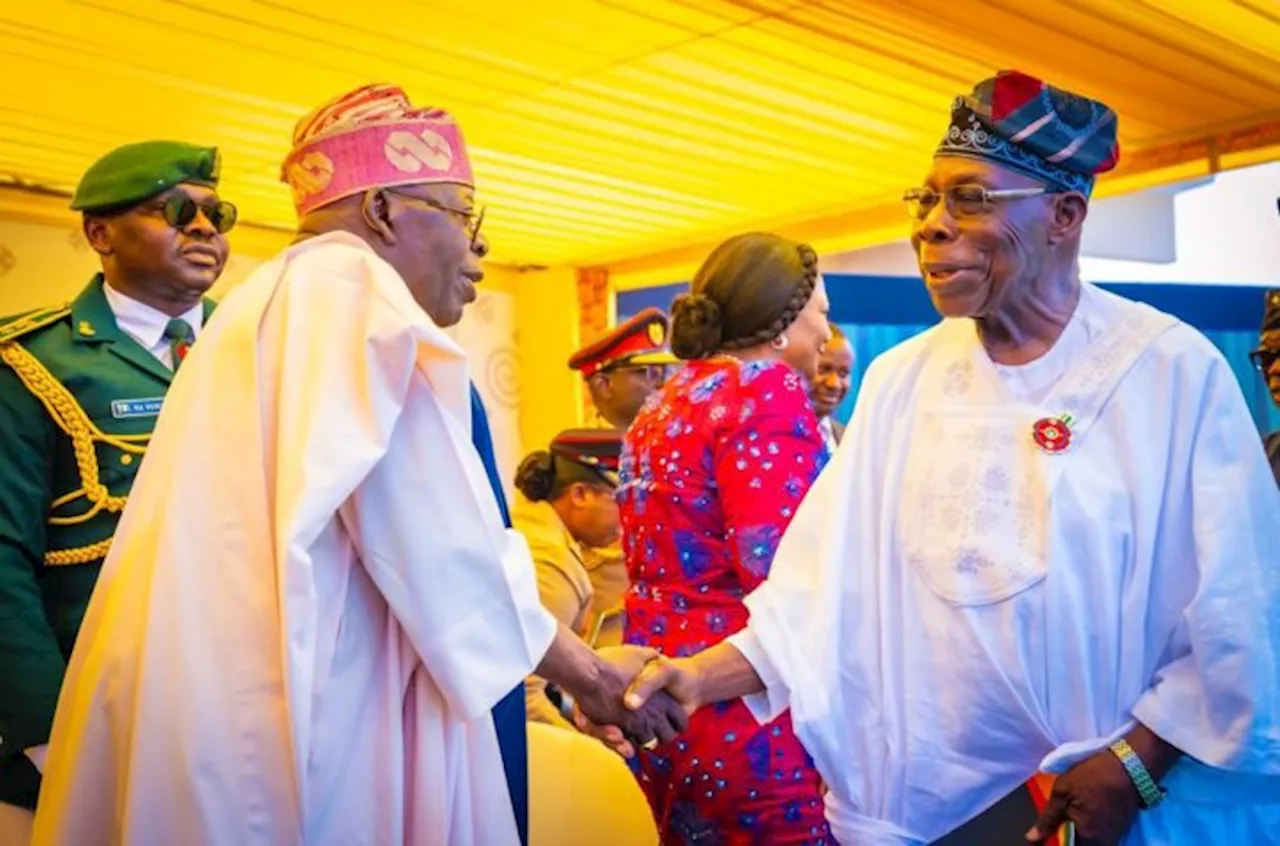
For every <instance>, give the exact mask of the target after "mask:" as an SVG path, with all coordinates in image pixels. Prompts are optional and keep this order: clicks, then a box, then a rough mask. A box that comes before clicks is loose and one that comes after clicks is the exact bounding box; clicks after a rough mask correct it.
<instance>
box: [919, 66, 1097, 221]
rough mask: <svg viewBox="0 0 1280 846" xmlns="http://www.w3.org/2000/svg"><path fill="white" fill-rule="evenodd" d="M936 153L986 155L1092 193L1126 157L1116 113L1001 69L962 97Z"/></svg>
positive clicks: (1061, 186) (1053, 183) (1052, 183)
mask: <svg viewBox="0 0 1280 846" xmlns="http://www.w3.org/2000/svg"><path fill="white" fill-rule="evenodd" d="M934 156H969V157H972V158H978V159H986V160H988V161H992V162H995V163H996V164H999V165H1001V166H1003V167H1008V168H1012V169H1013V170H1016V171H1019V172H1021V173H1024V174H1026V175H1027V176H1030V177H1032V178H1034V179H1038V180H1040V181H1042V182H1044V183H1046V184H1047V185H1048V186H1049V187H1050V188H1053V189H1056V190H1059V191H1078V192H1079V193H1081V194H1084V195H1085V196H1086V197H1087V196H1089V194H1090V193H1091V192H1092V191H1093V183H1094V179H1095V177H1096V176H1097V175H1098V174H1100V173H1105V172H1106V171H1109V170H1111V169H1112V168H1113V167H1115V166H1116V163H1117V162H1118V161H1119V160H1120V146H1119V144H1118V142H1117V141H1116V113H1115V112H1114V111H1112V110H1111V109H1110V108H1108V107H1107V106H1106V105H1104V104H1103V103H1099V102H1097V101H1096V100H1089V99H1086V98H1084V97H1081V96H1079V95H1078V94H1072V93H1071V92H1070V91H1064V90H1062V89H1061V88H1054V87H1053V86H1051V85H1046V84H1045V83H1044V82H1041V81H1040V80H1038V79H1036V78H1035V77H1032V76H1028V75H1027V74H1025V73H1021V72H1020V71H1000V73H998V74H997V75H996V76H995V77H993V78H991V79H987V80H984V81H982V82H980V83H978V84H977V86H975V87H974V89H973V93H972V94H969V95H967V96H962V97H957V98H956V100H955V103H954V105H953V106H952V108H951V126H950V127H949V128H948V130H947V134H946V135H945V136H944V137H943V139H942V143H941V144H939V145H938V149H937V151H936V152H935V153H934Z"/></svg>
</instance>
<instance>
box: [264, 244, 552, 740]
mask: <svg viewBox="0 0 1280 846" xmlns="http://www.w3.org/2000/svg"><path fill="white" fill-rule="evenodd" d="M380 270H382V265H381V264H379V263H372V262H368V261H363V262H359V263H357V264H356V265H355V267H351V266H347V267H342V268H341V269H340V270H335V271H333V272H332V273H331V275H330V276H329V277H328V278H327V279H326V278H316V274H315V273H314V272H312V273H310V274H308V278H307V282H306V284H307V285H308V286H311V287H313V288H316V289H318V290H323V291H325V296H323V297H310V298H309V299H308V302H307V304H306V311H305V315H306V319H307V320H308V322H309V323H310V324H311V325H310V326H309V328H308V329H307V331H305V332H298V333H290V337H291V339H293V340H292V342H291V343H290V345H289V346H290V349H289V354H288V356H287V357H286V359H285V363H286V366H287V367H288V368H289V372H287V373H286V374H283V375H282V378H281V386H282V390H283V391H287V392H288V395H289V401H288V402H282V403H281V404H280V406H279V410H280V415H281V420H280V422H281V437H280V442H281V443H282V444H292V445H293V448H292V449H290V450H287V451H285V450H282V451H281V452H280V454H279V461H280V468H281V473H280V480H281V481H280V485H281V488H282V489H285V490H288V489H290V488H292V489H294V490H296V491H298V492H299V493H300V494H301V493H304V492H305V491H306V490H307V487H308V486H313V485H314V484H315V480H316V479H317V478H322V477H324V476H325V475H327V474H329V473H331V472H333V469H334V468H335V467H341V466H342V465H344V464H347V463H350V464H352V465H355V466H357V467H360V468H361V469H364V468H367V469H365V470H364V475H363V478H359V481H358V482H357V484H356V486H355V488H354V490H352V492H351V494H350V496H349V497H348V498H347V499H346V501H345V502H342V503H336V506H337V508H338V509H339V514H340V517H341V519H342V521H343V523H344V524H345V526H346V529H347V531H348V533H349V534H350V536H351V539H352V541H353V542H354V543H355V545H356V549H357V552H358V554H359V557H360V560H361V562H362V564H363V566H364V568H365V570H366V571H367V572H368V573H369V575H370V577H371V578H372V580H373V582H374V584H375V585H376V586H377V588H378V590H379V592H380V593H381V594H382V596H383V597H384V598H385V600H386V602H387V604H388V606H389V608H390V610H391V613H392V615H393V616H394V617H395V618H396V620H397V621H398V622H399V624H400V626H401V627H402V628H403V629H404V631H405V633H406V634H407V636H408V637H409V640H410V641H411V642H412V644H413V646H414V649H415V651H416V652H417V653H418V655H419V656H420V657H421V658H422V661H423V664H424V665H425V666H426V668H427V670H428V672H429V673H430V675H431V677H432V680H433V681H434V682H435V684H436V685H437V687H439V689H440V691H441V693H442V694H443V695H444V697H445V699H446V700H447V701H448V703H449V705H450V707H451V709H452V710H454V711H456V713H457V715H458V716H459V717H460V718H461V719H468V720H469V719H475V718H477V717H480V716H481V715H483V714H484V712H486V711H487V710H489V709H490V708H492V707H493V706H494V705H495V704H496V703H497V702H498V700H499V699H501V698H502V696H503V695H505V694H506V693H508V692H509V691H510V690H511V689H512V688H513V687H516V686H517V685H519V684H521V683H522V682H523V679H524V677H525V676H526V675H527V674H528V673H529V672H530V670H531V669H532V668H533V667H536V666H537V664H538V663H539V662H540V661H541V659H542V656H543V655H544V654H545V652H546V650H547V648H548V647H549V646H550V644H551V640H552V638H553V637H554V636H555V630H556V625H555V620H554V618H552V617H551V615H550V614H548V613H547V612H546V610H545V609H544V608H543V607H542V605H541V603H540V602H539V601H538V595H537V586H536V582H535V580H534V574H533V569H532V566H531V563H530V562H531V557H530V553H529V550H528V547H527V545H526V544H525V542H524V540H523V538H522V537H521V536H520V535H519V534H518V533H517V532H514V531H511V530H508V529H505V528H504V527H503V525H502V518H501V515H500V513H499V511H498V508H497V503H496V501H495V499H494V497H493V495H492V492H491V489H490V486H489V482H488V477H487V476H486V474H485V472H484V467H483V465H482V464H481V462H480V458H479V456H478V454H477V453H476V452H475V449H474V447H473V445H472V440H471V433H470V425H471V419H470V393H469V392H470V383H469V380H468V378H467V368H466V365H465V361H464V360H462V359H461V357H460V356H456V357H455V356H453V355H450V352H449V351H450V350H451V349H456V348H455V347H453V345H452V343H451V342H450V341H449V339H448V338H447V336H445V335H444V333H443V332H442V331H441V330H440V329H438V328H437V327H435V326H434V325H432V324H431V323H430V322H429V321H428V320H427V319H426V318H425V315H423V314H422V312H421V309H420V308H419V307H418V306H417V305H416V303H414V302H413V301H412V299H411V298H410V296H409V293H408V291H407V290H406V289H405V287H404V284H403V283H402V282H401V281H400V280H399V279H398V278H391V279H388V278H386V275H385V274H384V273H380V272H379V271H380ZM299 293H300V292H297V291H293V292H290V295H291V296H297V295H298V294H299ZM344 475H348V476H349V477H350V478H358V477H357V476H356V473H355V472H351V473H349V474H344ZM444 480H449V481H448V482H447V483H443V484H442V481H444ZM314 499H315V498H314V497H309V496H305V495H304V496H297V497H293V496H290V497H281V498H280V500H279V501H280V502H281V503H285V504H286V505H288V506H289V507H293V506H296V505H299V504H301V505H302V506H303V507H305V506H306V505H307V504H308V503H311V502H314ZM326 507H327V503H326ZM280 516H281V522H282V524H283V525H291V524H292V525H299V526H300V525H302V524H306V525H312V524H313V521H311V520H310V519H309V518H307V519H302V520H301V523H299V522H298V521H299V519H300V518H304V514H281V515H280ZM288 537H290V538H291V539H292V546H293V549H292V550H290V551H289V553H288V554H286V555H285V556H284V559H285V560H287V561H293V562H297V563H298V564H301V565H303V566H302V570H301V571H300V572H299V573H298V579H297V580H296V581H295V584H297V585H299V586H302V587H304V589H307V590H309V589H310V587H309V585H310V581H309V579H310V576H309V574H308V573H307V572H306V566H305V564H306V562H307V561H309V555H308V553H307V550H306V546H307V543H308V539H309V537H310V532H308V531H305V530H301V529H299V530H297V531H293V532H290V533H289V535H288ZM308 614H309V611H308V610H307V608H306V606H305V604H304V605H302V606H301V607H300V610H299V614H297V615H295V618H297V617H298V616H299V615H300V616H302V617H303V618H305V616H306V615H308ZM286 616H288V615H286ZM308 625H309V623H308ZM304 665H305V662H300V663H299V665H298V666H299V668H300V670H299V671H300V672H303V673H305V672H306V671H305V669H301V668H302V667H303V666H304Z"/></svg>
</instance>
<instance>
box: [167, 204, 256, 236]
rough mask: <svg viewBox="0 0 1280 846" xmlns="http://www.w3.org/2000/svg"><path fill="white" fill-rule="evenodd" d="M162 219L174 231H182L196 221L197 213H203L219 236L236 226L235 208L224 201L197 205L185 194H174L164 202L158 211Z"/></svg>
mask: <svg viewBox="0 0 1280 846" xmlns="http://www.w3.org/2000/svg"><path fill="white" fill-rule="evenodd" d="M160 210H161V211H162V212H163V213H164V219H165V221H166V222H168V224H169V225H170V226H172V227H173V228H174V229H183V228H185V227H187V226H188V225H190V223H191V221H193V220H195V219H196V213H197V212H203V213H204V216H205V219H206V220H208V221H209V222H210V223H212V224H213V228H214V229H216V230H218V233H219V234H220V235H225V234H227V233H228V232H230V231H231V230H232V228H233V227H234V226H235V225H236V215H237V212H236V207H235V206H234V205H232V204H231V203H228V202H227V201H226V200H219V201H218V202H216V203H197V202H196V201H195V200H193V199H191V198H190V197H188V196H187V195H186V194H174V195H173V196H172V197H170V198H169V199H167V200H165V201H164V205H163V206H162V207H161V209H160Z"/></svg>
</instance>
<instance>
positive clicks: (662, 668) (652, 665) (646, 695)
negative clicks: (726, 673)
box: [574, 646, 697, 758]
mask: <svg viewBox="0 0 1280 846" xmlns="http://www.w3.org/2000/svg"><path fill="white" fill-rule="evenodd" d="M596 655H597V656H598V657H599V658H600V659H601V661H602V662H603V663H604V664H605V666H606V668H607V672H606V673H604V675H606V676H608V680H607V681H604V682H602V683H601V684H600V685H599V686H598V687H597V689H595V690H593V691H592V695H591V696H589V697H587V698H585V699H584V698H582V697H579V699H578V700H577V703H576V705H575V709H574V724H575V725H576V726H577V727H578V729H579V730H580V731H582V732H584V733H586V734H590V735H592V736H593V737H596V738H597V739H599V740H600V741H602V742H603V743H604V744H605V745H607V746H609V747H611V748H612V749H613V750H614V751H615V752H617V753H618V754H620V755H622V756H624V757H627V758H630V757H632V756H633V755H635V749H636V746H646V745H652V743H653V742H655V741H656V742H658V743H667V742H669V741H671V740H673V739H674V738H675V737H676V735H678V734H680V733H681V732H683V731H684V730H685V728H686V727H687V726H688V722H689V716H690V715H692V714H693V712H694V711H695V710H697V702H696V700H695V697H694V695H693V683H692V677H691V676H690V675H689V674H688V673H686V672H684V671H683V670H682V668H681V667H680V666H679V665H678V663H677V662H674V661H670V660H667V659H666V658H664V657H662V655H661V654H659V653H658V652H657V651H655V650H653V649H647V648H643V647H639V646H615V647H609V648H605V649H599V650H597V651H596Z"/></svg>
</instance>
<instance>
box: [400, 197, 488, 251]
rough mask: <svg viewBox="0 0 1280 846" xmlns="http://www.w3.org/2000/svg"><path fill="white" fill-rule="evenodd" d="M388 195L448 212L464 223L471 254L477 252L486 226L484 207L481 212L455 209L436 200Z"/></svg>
mask: <svg viewBox="0 0 1280 846" xmlns="http://www.w3.org/2000/svg"><path fill="white" fill-rule="evenodd" d="M387 193H388V194H395V195H396V196H397V197H399V198H400V199H402V200H408V201H409V202H411V203H421V204H422V205H424V206H428V207H430V208H433V209H436V210H437V211H442V212H448V213H449V214H451V215H454V216H455V217H457V218H458V219H459V220H461V221H462V226H463V231H465V232H466V233H467V237H468V238H470V239H471V252H473V253H474V252H476V244H477V243H478V242H479V241H480V227H481V225H483V224H484V212H485V208H484V206H481V207H480V210H479V211H476V210H475V209H471V210H467V209H455V208H454V207H453V206H446V205H445V204H444V203H437V202H436V201H435V200H428V199H427V198H426V197H414V196H412V195H410V194H403V193H401V192H399V191H392V190H389V189H388V191H387Z"/></svg>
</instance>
